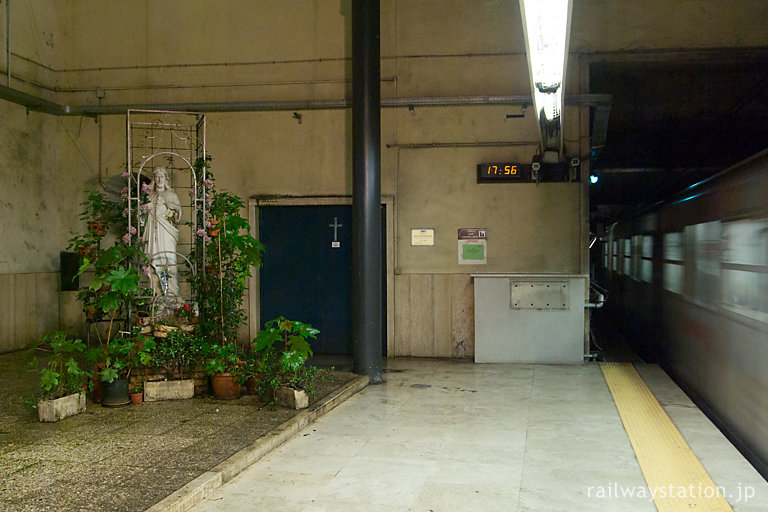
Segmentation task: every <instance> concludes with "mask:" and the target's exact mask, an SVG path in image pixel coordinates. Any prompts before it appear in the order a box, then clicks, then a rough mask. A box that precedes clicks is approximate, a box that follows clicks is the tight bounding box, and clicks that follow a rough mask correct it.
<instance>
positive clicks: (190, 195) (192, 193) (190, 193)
mask: <svg viewBox="0 0 768 512" xmlns="http://www.w3.org/2000/svg"><path fill="white" fill-rule="evenodd" d="M194 195H195V189H193V188H191V189H189V197H194Z"/></svg>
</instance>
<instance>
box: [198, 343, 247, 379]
mask: <svg viewBox="0 0 768 512" xmlns="http://www.w3.org/2000/svg"><path fill="white" fill-rule="evenodd" d="M203 354H204V355H205V364H204V365H203V368H204V370H205V373H206V374H208V375H213V374H214V373H232V374H233V375H235V377H237V373H238V370H239V368H240V364H241V361H242V349H241V348H240V347H239V346H238V345H237V344H235V343H232V342H229V343H225V344H223V345H218V344H205V345H204V346H203Z"/></svg>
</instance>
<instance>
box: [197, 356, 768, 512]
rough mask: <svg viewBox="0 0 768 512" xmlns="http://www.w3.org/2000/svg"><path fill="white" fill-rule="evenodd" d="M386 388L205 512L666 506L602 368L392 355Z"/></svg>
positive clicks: (257, 469)
mask: <svg viewBox="0 0 768 512" xmlns="http://www.w3.org/2000/svg"><path fill="white" fill-rule="evenodd" d="M638 370H639V372H640V374H641V375H642V377H643V379H644V380H645V381H646V383H647V385H648V386H649V388H650V389H651V390H652V391H653V392H654V394H655V395H656V397H657V398H658V399H659V401H660V403H661V404H662V405H663V407H664V408H665V410H666V411H667V413H668V414H669V416H670V417H671V418H672V420H673V421H674V423H675V424H676V425H677V427H678V428H679V429H680V431H681V433H682V434H683V436H684V437H685V438H686V440H687V441H688V443H689V444H690V446H691V448H692V449H693V451H694V452H695V453H696V454H697V456H698V457H699V458H700V460H701V461H702V463H703V464H704V466H705V468H706V469H707V470H708V472H709V473H710V475H711V476H712V478H713V479H714V481H715V483H716V484H717V485H718V486H722V487H723V490H724V492H725V495H726V497H727V498H728V500H729V502H730V503H731V505H732V507H733V509H734V510H735V511H737V512H758V511H765V510H768V484H767V483H766V481H765V480H763V479H762V478H761V477H760V475H759V474H758V473H757V472H756V471H755V470H754V469H753V468H752V467H751V466H750V465H749V464H748V463H747V462H746V461H745V460H744V459H743V457H742V456H741V455H740V454H739V453H738V452H737V451H736V449H735V448H733V447H732V446H731V445H730V443H729V442H728V441H727V440H726V439H725V438H724V437H723V436H722V435H721V434H720V432H719V431H718V430H717V429H716V428H715V427H714V426H713V425H712V424H711V423H710V422H709V420H708V419H707V418H706V417H705V416H704V415H703V414H702V413H701V412H700V411H699V410H698V409H697V408H696V407H695V406H694V405H693V404H692V403H691V401H690V400H689V399H688V398H687V397H686V396H685V395H684V394H683V393H682V392H681V391H680V389H679V388H677V386H676V385H675V384H674V383H673V382H672V381H671V380H670V379H669V378H668V377H667V376H666V374H665V373H664V372H663V371H662V370H661V369H659V368H658V367H657V366H639V367H638ZM386 378H387V382H386V383H384V384H382V385H379V386H369V387H368V388H366V389H364V390H363V391H361V392H360V393H358V394H357V395H355V396H354V397H352V398H351V399H350V400H348V401H347V402H345V403H343V404H342V405H340V406H339V407H338V408H337V409H335V410H334V411H332V412H330V413H329V414H327V415H326V416H324V417H323V418H321V419H320V420H318V421H317V422H316V423H315V424H313V425H311V426H310V427H308V428H306V429H305V430H304V431H302V432H300V433H299V434H298V435H297V436H296V437H295V438H294V439H292V440H290V441H288V442H287V443H286V444H284V445H283V446H282V447H280V448H278V449H277V450H275V451H273V452H272V453H270V454H269V455H267V456H266V457H265V458H264V459H262V460H261V461H259V462H258V463H256V464H255V465H253V466H252V467H251V468H249V469H247V470H246V471H244V472H243V473H241V474H240V475H239V476H238V477H236V478H235V479H233V480H232V481H230V482H229V483H228V484H226V485H224V486H223V487H221V488H220V489H219V490H218V491H216V492H215V493H214V494H213V495H211V496H209V497H208V498H206V499H205V500H204V501H203V502H202V503H200V504H199V505H197V506H196V507H195V508H194V509H193V510H194V511H195V512H214V511H226V512H238V511H246V510H247V511H252V510H265V511H281V512H293V511H304V512H320V511H334V512H341V511H358V510H359V511H366V512H369V511H371V510H375V511H382V512H388V511H424V512H445V511H461V512H469V511H474V510H477V511H483V512H492V511H504V512H514V511H535V512H542V511H547V512H556V511H568V512H573V511H594V510H600V511H621V512H634V511H637V512H642V511H648V512H652V511H655V510H656V507H655V506H654V504H653V502H652V500H651V499H650V497H648V496H647V494H646V493H647V492H648V490H647V488H646V487H645V480H644V478H643V474H642V472H641V470H640V467H639V466H638V463H637V460H636V458H635V455H634V452H633V450H632V447H631V445H630V443H629V440H628V438H627V435H626V432H625V431H624V427H623V425H622V423H621V420H620V418H619V416H618V413H617V411H616V408H615V406H614V404H613V400H612V398H611V395H610V392H609V391H608V388H607V386H606V383H605V381H604V379H603V377H602V374H601V372H600V369H599V367H598V365H597V364H595V363H590V364H584V365H573V366H548V365H526V364H522V365H475V364H473V363H469V362H455V361H436V360H424V359H391V360H389V361H388V362H387V372H386ZM617 492H618V493H621V494H623V496H617V494H616V493H617ZM626 493H633V494H632V497H630V496H627V495H626ZM747 496H749V498H748V499H747Z"/></svg>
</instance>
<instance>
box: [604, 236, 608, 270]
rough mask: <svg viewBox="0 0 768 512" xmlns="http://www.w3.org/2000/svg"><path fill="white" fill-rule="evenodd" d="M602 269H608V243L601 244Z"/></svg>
mask: <svg viewBox="0 0 768 512" xmlns="http://www.w3.org/2000/svg"><path fill="white" fill-rule="evenodd" d="M603 268H606V269H607V268H608V242H603Z"/></svg>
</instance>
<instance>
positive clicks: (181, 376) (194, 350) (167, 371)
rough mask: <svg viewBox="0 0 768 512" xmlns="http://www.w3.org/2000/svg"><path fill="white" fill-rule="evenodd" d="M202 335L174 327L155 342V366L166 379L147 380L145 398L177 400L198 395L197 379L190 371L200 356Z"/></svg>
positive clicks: (150, 399)
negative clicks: (174, 328) (176, 329)
mask: <svg viewBox="0 0 768 512" xmlns="http://www.w3.org/2000/svg"><path fill="white" fill-rule="evenodd" d="M201 351H202V339H201V338H200V336H199V335H196V334H193V333H191V332H188V331H171V332H169V333H168V335H167V337H166V338H164V339H160V340H158V341H157V343H156V344H155V350H154V352H153V354H152V357H153V363H154V365H155V367H156V368H158V369H160V370H162V372H163V374H164V375H165V380H163V381H148V382H146V383H145V384H144V387H145V395H146V396H145V399H146V400H147V401H148V402H152V401H155V400H178V399H187V398H192V397H193V396H194V395H195V381H194V380H193V379H191V378H189V377H190V371H191V369H192V368H193V367H194V365H196V364H197V363H199V362H200V360H201Z"/></svg>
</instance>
